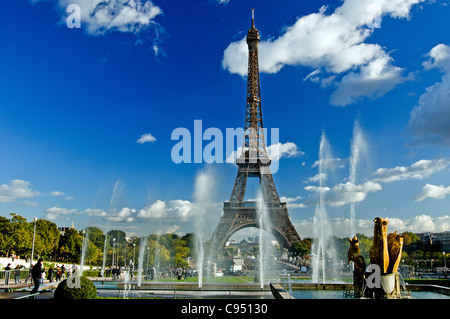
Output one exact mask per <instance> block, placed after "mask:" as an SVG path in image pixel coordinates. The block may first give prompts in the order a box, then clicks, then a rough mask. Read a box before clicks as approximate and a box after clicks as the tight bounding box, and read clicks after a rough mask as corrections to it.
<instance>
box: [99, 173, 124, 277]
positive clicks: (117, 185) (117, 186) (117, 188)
mask: <svg viewBox="0 0 450 319" xmlns="http://www.w3.org/2000/svg"><path fill="white" fill-rule="evenodd" d="M119 191H120V182H119V181H116V182H115V183H114V188H113V191H112V195H111V200H110V203H109V212H110V213H111V212H112V211H113V208H114V206H115V201H116V199H117V196H118V193H119ZM107 249H108V223H106V226H105V243H104V245H103V264H102V269H103V275H102V279H105V273H106V257H107ZM112 263H114V262H112Z"/></svg>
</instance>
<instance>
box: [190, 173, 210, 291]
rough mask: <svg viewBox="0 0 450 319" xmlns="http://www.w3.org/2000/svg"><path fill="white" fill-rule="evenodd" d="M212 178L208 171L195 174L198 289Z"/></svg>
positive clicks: (200, 280) (201, 275)
mask: <svg viewBox="0 0 450 319" xmlns="http://www.w3.org/2000/svg"><path fill="white" fill-rule="evenodd" d="M213 181H214V179H213V177H212V174H211V170H210V169H208V168H207V169H205V170H202V171H201V172H200V173H198V174H197V177H196V180H195V191H194V201H195V208H196V210H197V213H196V218H195V220H196V223H195V233H196V255H197V256H196V259H197V269H198V287H199V289H201V288H202V285H203V267H204V261H205V257H206V256H205V248H204V242H205V234H206V226H207V225H206V224H205V218H206V210H207V206H208V203H209V201H210V197H211V190H212V189H213Z"/></svg>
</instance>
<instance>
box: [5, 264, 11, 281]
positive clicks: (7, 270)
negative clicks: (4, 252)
mask: <svg viewBox="0 0 450 319" xmlns="http://www.w3.org/2000/svg"><path fill="white" fill-rule="evenodd" d="M10 273H11V264H10V263H8V265H7V266H6V267H5V286H6V287H7V286H8V285H9V275H10Z"/></svg>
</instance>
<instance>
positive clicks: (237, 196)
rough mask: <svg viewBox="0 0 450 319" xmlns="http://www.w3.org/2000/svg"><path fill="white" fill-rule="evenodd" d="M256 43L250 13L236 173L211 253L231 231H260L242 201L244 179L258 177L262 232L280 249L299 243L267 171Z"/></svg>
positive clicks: (254, 213)
mask: <svg viewBox="0 0 450 319" xmlns="http://www.w3.org/2000/svg"><path fill="white" fill-rule="evenodd" d="M259 40H260V37H259V31H258V29H256V28H255V22H254V15H253V10H252V26H251V28H250V29H249V30H248V33H247V45H248V76H247V99H246V111H245V127H244V141H243V147H242V153H241V155H240V157H239V158H237V160H236V164H237V166H238V172H237V176H236V180H235V183H234V187H233V191H232V192H231V196H230V200H229V201H228V202H224V206H223V215H222V217H221V218H220V221H219V224H218V225H217V227H216V229H215V231H214V233H213V235H212V237H211V239H210V241H209V242H210V245H211V244H212V245H214V247H213V249H214V250H213V251H215V252H218V251H219V250H221V249H222V248H223V247H224V245H225V243H226V241H227V240H228V239H229V238H230V237H231V236H232V235H233V234H234V233H235V232H237V231H239V230H241V229H243V228H246V227H256V228H262V225H260V224H259V218H258V207H257V203H256V202H252V201H244V197H245V190H246V186H247V179H248V178H255V177H257V178H259V184H260V188H261V194H262V198H263V201H264V204H265V206H266V207H267V211H268V215H269V219H270V223H269V224H270V225H271V229H264V230H265V231H268V232H270V233H272V234H273V235H274V236H275V238H276V239H277V241H278V242H279V244H280V246H281V247H283V248H289V247H290V245H292V244H293V243H295V242H297V241H299V240H300V236H299V235H298V234H297V231H296V230H295V228H294V225H292V223H291V220H290V218H289V213H288V209H287V207H286V203H284V202H281V201H280V198H279V196H278V192H277V189H276V187H275V183H274V180H273V176H272V173H271V170H270V158H269V157H268V155H267V149H266V144H265V140H264V131H263V121H262V112H261V111H262V110H261V94H260V83H259V65H258V44H259Z"/></svg>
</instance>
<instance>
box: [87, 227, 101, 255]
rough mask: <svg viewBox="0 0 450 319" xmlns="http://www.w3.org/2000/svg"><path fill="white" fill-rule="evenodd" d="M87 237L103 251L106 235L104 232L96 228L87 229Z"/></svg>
mask: <svg viewBox="0 0 450 319" xmlns="http://www.w3.org/2000/svg"><path fill="white" fill-rule="evenodd" d="M86 236H87V238H88V239H89V241H90V242H91V243H93V244H94V245H95V246H96V247H97V248H98V249H100V250H102V251H103V248H104V246H105V233H104V232H103V230H101V229H100V228H98V227H94V226H89V227H86Z"/></svg>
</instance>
